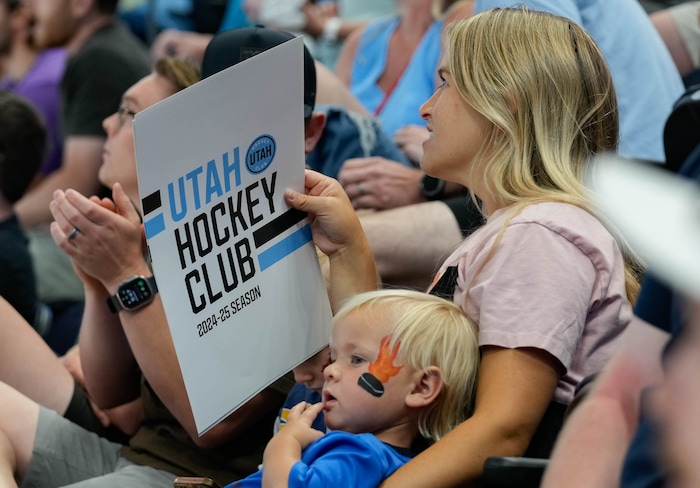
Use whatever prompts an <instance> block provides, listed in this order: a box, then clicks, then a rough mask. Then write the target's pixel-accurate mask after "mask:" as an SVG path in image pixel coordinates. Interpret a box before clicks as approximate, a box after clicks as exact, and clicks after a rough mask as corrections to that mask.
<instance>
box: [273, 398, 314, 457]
mask: <svg viewBox="0 0 700 488" xmlns="http://www.w3.org/2000/svg"><path fill="white" fill-rule="evenodd" d="M321 410H323V402H319V403H315V404H313V405H308V404H307V403H306V402H300V403H297V404H296V405H294V407H292V409H291V410H290V411H289V417H287V423H286V424H285V426H284V429H282V430H281V431H280V432H279V434H277V435H280V434H285V435H290V436H292V437H294V438H295V439H296V440H297V442H298V443H299V445H300V446H301V448H302V449H306V447H307V446H308V445H309V444H311V443H312V442H313V441H315V440H316V439H318V438H320V437H321V436H323V432H321V431H318V430H316V429H314V428H313V427H311V424H313V422H314V420H315V419H316V417H317V416H318V414H319V413H321Z"/></svg>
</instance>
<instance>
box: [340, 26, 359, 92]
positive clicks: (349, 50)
mask: <svg viewBox="0 0 700 488" xmlns="http://www.w3.org/2000/svg"><path fill="white" fill-rule="evenodd" d="M364 31H365V29H364V28H363V29H357V30H355V31H353V32H352V34H350V35H349V36H348V38H347V39H345V42H344V43H343V48H342V49H341V50H340V54H339V55H338V60H337V61H336V63H335V74H336V75H338V78H339V79H340V81H342V82H343V83H344V84H345V86H350V79H351V76H352V66H353V64H354V63H355V55H356V54H357V46H358V45H359V44H360V38H361V37H362V34H363V33H364Z"/></svg>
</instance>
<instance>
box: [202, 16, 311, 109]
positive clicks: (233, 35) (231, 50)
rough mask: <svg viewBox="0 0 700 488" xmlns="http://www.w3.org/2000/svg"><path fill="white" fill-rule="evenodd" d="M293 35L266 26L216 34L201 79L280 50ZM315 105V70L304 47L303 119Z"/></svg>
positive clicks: (210, 45) (207, 50)
mask: <svg viewBox="0 0 700 488" xmlns="http://www.w3.org/2000/svg"><path fill="white" fill-rule="evenodd" d="M294 37H295V36H294V35H293V34H290V33H289V32H284V31H280V30H276V29H270V28H268V27H263V26H255V27H243V28H240V29H232V30H229V31H224V32H220V33H219V34H216V35H215V36H214V37H213V38H212V40H211V41H210V42H209V44H208V45H207V48H206V50H205V51H204V59H203V60H202V79H204V78H207V77H209V76H211V75H213V74H215V73H218V72H219V71H223V70H225V69H226V68H230V67H231V66H234V65H236V64H238V63H240V62H241V61H244V60H246V59H248V58H251V57H253V56H255V55H256V54H260V53H261V52H263V51H267V50H268V49H271V48H273V47H275V46H279V45H280V44H283V43H285V42H287V41H289V40H290V39H294ZM315 103H316V67H315V66H314V58H313V57H312V56H311V53H310V52H309V50H308V49H306V46H304V117H305V118H306V117H309V116H311V113H312V112H313V110H314V105H315Z"/></svg>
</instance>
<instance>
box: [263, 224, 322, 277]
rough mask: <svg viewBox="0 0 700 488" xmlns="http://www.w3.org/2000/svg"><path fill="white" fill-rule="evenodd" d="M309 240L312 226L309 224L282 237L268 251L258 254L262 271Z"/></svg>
mask: <svg viewBox="0 0 700 488" xmlns="http://www.w3.org/2000/svg"><path fill="white" fill-rule="evenodd" d="M309 241H311V226H310V225H309V224H307V225H305V226H304V227H302V228H301V229H299V230H298V231H296V232H295V233H293V234H292V235H290V236H289V237H285V238H284V239H282V240H281V241H280V242H278V243H277V244H275V245H274V246H272V247H271V248H270V249H268V250H267V251H263V252H261V253H260V254H259V255H258V264H260V271H265V270H266V269H267V268H269V267H270V266H272V265H273V264H275V263H276V262H277V261H281V260H282V259H284V258H285V257H287V256H289V255H290V254H292V253H293V252H294V251H296V250H297V249H299V248H300V247H301V246H303V245H304V244H306V243H307V242H309Z"/></svg>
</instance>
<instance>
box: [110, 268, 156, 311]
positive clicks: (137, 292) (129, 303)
mask: <svg viewBox="0 0 700 488" xmlns="http://www.w3.org/2000/svg"><path fill="white" fill-rule="evenodd" d="M156 293H158V287H157V286H156V279H155V278H154V277H153V276H151V277H150V278H146V277H145V276H132V277H131V278H128V279H126V280H124V281H123V282H122V283H121V285H119V288H118V289H117V293H116V294H114V295H112V296H111V297H109V298H108V299H107V306H108V307H109V310H110V311H111V312H112V313H119V312H121V311H122V310H126V311H132V310H136V309H137V308H141V307H143V306H145V305H148V304H149V303H151V302H152V301H153V297H155V295H156Z"/></svg>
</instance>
